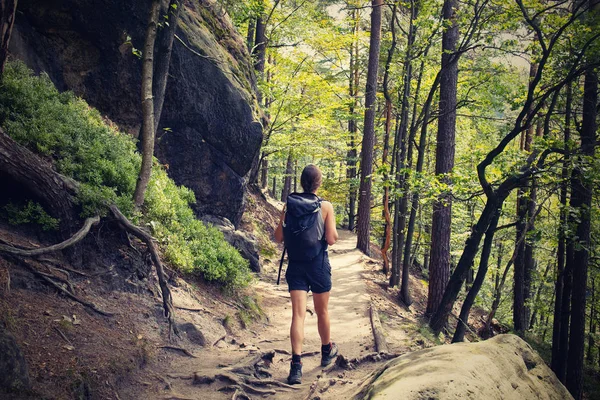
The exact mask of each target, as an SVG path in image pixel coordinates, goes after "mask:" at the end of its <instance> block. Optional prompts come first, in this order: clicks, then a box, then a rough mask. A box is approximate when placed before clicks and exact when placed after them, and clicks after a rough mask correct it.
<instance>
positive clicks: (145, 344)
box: [0, 195, 440, 400]
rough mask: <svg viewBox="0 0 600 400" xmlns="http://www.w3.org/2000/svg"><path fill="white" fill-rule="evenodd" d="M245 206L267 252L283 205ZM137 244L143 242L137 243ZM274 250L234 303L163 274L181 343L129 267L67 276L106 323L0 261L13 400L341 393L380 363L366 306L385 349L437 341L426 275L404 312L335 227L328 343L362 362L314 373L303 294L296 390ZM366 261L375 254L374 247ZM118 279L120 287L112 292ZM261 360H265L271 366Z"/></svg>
mask: <svg viewBox="0 0 600 400" xmlns="http://www.w3.org/2000/svg"><path fill="white" fill-rule="evenodd" d="M250 201H251V202H255V203H256V205H257V207H251V210H252V211H251V213H249V217H248V219H247V220H246V221H245V223H244V225H245V229H247V230H252V229H253V228H257V229H255V231H256V232H255V233H257V234H260V232H262V237H261V236H260V235H259V241H261V240H262V241H264V242H265V243H263V245H264V246H261V247H265V246H266V247H268V246H267V241H269V240H270V237H269V236H270V234H267V233H268V232H272V229H273V225H274V224H275V223H276V222H277V214H278V209H280V207H281V204H279V203H276V202H274V201H273V200H272V199H268V202H264V200H263V199H260V195H255V196H254V197H251V199H250ZM4 228H5V229H4ZM9 231H10V229H9V228H8V227H2V226H0V238H2V240H4V241H6V242H10V243H18V244H20V245H23V246H26V245H29V246H31V245H33V246H42V245H45V244H46V243H44V240H39V242H38V240H34V239H27V240H25V239H24V238H25V237H26V236H27V235H26V236H19V235H13V234H11V235H9V234H8V233H7V232H9ZM97 236H98V237H97V238H96V239H98V238H99V237H100V236H99V234H98V235H97ZM23 240H25V241H23ZM21 242H22V243H21ZM133 244H134V245H135V246H134V247H139V244H138V243H136V242H135V241H134V243H133ZM271 246H272V247H271V248H270V250H269V251H268V254H267V255H264V254H263V257H262V258H263V261H264V263H263V271H262V273H261V274H260V276H259V277H258V279H256V280H255V282H254V283H253V284H252V285H251V287H249V288H248V289H246V290H245V291H243V292H242V293H238V294H236V295H235V296H234V297H231V296H230V295H228V294H226V293H223V292H222V291H221V290H219V289H218V288H217V287H215V286H212V285H210V284H206V283H203V282H201V281H199V280H194V279H191V278H185V279H183V278H182V277H179V275H178V274H174V273H171V275H172V276H171V286H172V294H173V302H174V305H175V307H176V321H177V322H178V326H179V328H180V331H181V335H180V337H177V336H174V335H173V336H172V337H169V333H168V325H167V324H166V321H165V319H164V316H163V315H162V307H161V304H160V294H159V293H160V292H159V290H158V288H157V282H156V277H155V276H154V277H152V276H151V277H150V279H143V280H141V281H136V280H135V279H132V278H133V276H130V275H132V274H135V273H136V272H135V270H132V271H129V272H127V271H125V270H123V271H121V270H119V269H118V268H115V269H114V270H113V269H112V267H111V268H108V269H106V270H101V271H99V272H97V273H93V272H92V271H88V270H85V271H86V272H82V273H79V274H76V273H71V274H70V276H69V279H70V281H71V283H72V285H73V288H74V290H75V292H76V293H79V295H80V296H81V297H83V298H84V299H86V300H88V301H92V302H94V303H95V304H96V305H97V306H98V307H100V308H101V309H104V310H107V311H110V312H114V313H115V314H114V315H113V316H112V317H104V316H101V315H98V314H97V313H94V312H92V311H90V309H89V308H86V307H84V306H83V305H81V304H79V303H74V302H72V301H70V300H67V299H65V298H62V297H61V296H57V295H56V293H55V292H54V291H53V290H52V289H49V288H48V287H46V286H44V285H42V284H40V283H35V281H31V278H30V277H28V275H27V274H26V273H25V272H19V271H20V268H19V267H18V266H16V265H11V263H7V262H6V261H3V260H2V259H0V272H2V271H3V270H4V271H6V270H7V268H8V269H10V270H11V271H12V274H11V275H13V280H14V282H13V283H14V284H15V287H14V288H13V289H12V290H10V292H9V294H8V293H4V295H3V296H2V293H0V311H1V313H0V317H1V318H0V319H2V320H3V322H4V323H5V325H6V326H8V327H9V329H10V331H11V332H12V333H13V334H14V335H15V337H16V339H17V342H18V343H19V345H20V347H21V349H22V350H23V352H24V354H25V358H26V359H27V363H28V365H29V370H30V377H31V380H32V386H33V390H34V395H33V396H31V397H15V398H36V399H39V398H46V399H69V398H86V399H88V398H89V399H111V398H112V399H117V400H125V399H141V398H146V399H207V400H211V399H231V398H232V394H235V393H236V392H235V390H236V389H242V390H243V391H244V392H246V393H247V394H248V395H249V396H250V397H252V398H256V397H263V396H265V397H267V398H273V399H283V398H285V399H313V398H315V397H318V398H322V399H327V398H332V399H333V398H349V397H351V395H352V394H353V393H355V392H356V391H357V390H358V387H359V386H360V384H361V383H362V382H363V381H364V380H365V378H366V377H367V376H368V375H369V374H370V373H371V372H373V371H374V370H376V369H377V368H379V367H380V366H382V365H383V364H384V362H385V360H381V359H379V358H378V357H373V353H374V351H375V345H374V337H373V333H372V328H371V322H370V319H369V308H370V307H374V308H375V309H377V311H378V313H379V318H380V321H381V325H382V327H383V334H384V335H385V337H386V340H387V343H388V347H389V354H404V353H406V352H410V351H414V350H419V349H421V348H424V347H430V346H434V345H436V344H440V342H439V341H438V339H437V338H435V337H434V336H433V335H432V334H431V332H430V331H429V330H428V328H427V324H426V321H425V320H424V319H423V314H424V311H425V305H426V297H427V286H426V283H425V282H424V280H422V279H420V278H418V277H417V275H416V274H415V275H414V276H413V275H411V290H412V293H413V297H414V303H413V304H412V305H411V306H410V307H409V308H406V307H404V306H401V305H399V304H398V301H397V299H396V296H397V292H398V290H397V289H386V288H387V283H386V280H385V279H386V278H385V277H384V275H383V274H382V273H381V268H382V266H381V261H380V260H378V259H376V258H371V257H368V256H365V255H364V254H362V253H361V252H359V251H358V250H356V249H355V247H356V236H355V235H354V234H353V233H351V232H348V231H343V230H341V231H340V240H339V241H338V243H336V244H335V245H333V246H332V247H330V249H329V255H330V261H331V265H332V280H333V288H332V292H331V300H330V307H329V312H330V317H331V326H332V339H333V340H334V341H335V342H336V343H337V344H338V346H339V348H340V354H342V355H343V356H344V359H345V360H351V359H354V358H361V357H362V360H363V361H364V362H360V363H358V364H359V365H357V368H355V369H349V368H348V366H331V367H329V368H327V369H326V370H325V371H324V370H323V369H322V368H321V367H320V353H319V350H320V339H319V335H318V333H317V317H316V315H315V314H314V311H313V306H312V299H311V298H310V297H311V296H310V295H309V301H308V308H309V310H308V312H307V316H306V324H305V334H306V335H305V342H304V352H305V356H304V358H303V364H304V368H303V370H304V377H303V383H302V384H301V385H298V386H294V387H293V388H288V387H286V385H285V382H286V378H287V375H288V371H289V362H290V359H291V355H290V344H289V324H290V322H291V307H290V300H289V295H288V292H287V285H286V283H285V280H284V279H283V280H282V283H281V285H279V286H277V285H276V279H277V269H278V266H279V265H278V264H279V263H278V259H277V258H278V254H277V253H278V248H277V247H276V246H273V245H272V244H271ZM119 252H120V253H122V254H121V256H122V258H123V262H126V261H127V260H128V259H131V258H132V257H134V255H135V254H134V253H136V252H137V250H136V249H134V248H133V247H131V248H124V249H120V250H119ZM279 254H280V253H279ZM372 256H373V257H378V249H377V248H375V247H373V249H372ZM52 262H53V263H54V264H48V263H46V262H44V263H40V265H38V266H37V268H42V270H45V269H43V268H46V269H47V271H48V272H49V273H56V272H57V271H55V270H52V269H51V268H52V267H51V265H66V264H65V262H66V261H65V260H64V259H61V258H60V257H58V259H57V260H54V261H52ZM63 272H64V270H63ZM15 274H16V275H15ZM81 274H83V275H81ZM128 276H129V277H128ZM15 278H17V279H15ZM19 281H20V282H21V283H19ZM31 282H33V283H31ZM115 282H117V283H119V284H123V282H125V283H126V284H127V286H125V287H124V288H123V289H122V290H114V289H113V288H112V286H114V283H115ZM261 355H267V356H268V357H266V358H267V360H263V359H262V358H261ZM369 355H370V356H371V357H370V359H369ZM373 358H375V360H373ZM248 368H249V369H248ZM236 371H237V372H240V371H241V372H242V373H241V374H239V373H237V372H236ZM264 372H266V373H267V374H268V375H270V377H268V378H267V376H266V374H263V375H262V377H263V378H266V379H263V381H262V382H254V384H252V385H250V386H244V385H247V382H248V378H249V376H248V375H244V374H245V373H250V374H257V375H259V376H260V375H261V373H264ZM252 379H253V378H250V380H252ZM265 381H267V382H268V384H266V383H265ZM219 389H221V391H220V390H219ZM223 389H225V391H223ZM231 390H233V393H232V391H231ZM261 391H262V392H261ZM239 393H241V390H238V394H239ZM233 398H244V397H243V396H237V397H235V396H233Z"/></svg>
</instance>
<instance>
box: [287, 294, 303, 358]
mask: <svg viewBox="0 0 600 400" xmlns="http://www.w3.org/2000/svg"><path fill="white" fill-rule="evenodd" d="M306 295H307V293H306V292H305V291H304V290H292V291H290V297H291V299H292V326H291V327H290V340H291V342H292V353H293V354H298V355H301V354H302V342H303V341H304V318H305V317H306Z"/></svg>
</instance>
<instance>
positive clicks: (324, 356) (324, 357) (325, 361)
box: [321, 343, 338, 367]
mask: <svg viewBox="0 0 600 400" xmlns="http://www.w3.org/2000/svg"><path fill="white" fill-rule="evenodd" d="M337 355H338V347H337V344H335V343H331V344H330V346H329V352H325V351H321V367H326V366H328V365H329V364H331V362H332V361H333V360H335V358H336V357H337Z"/></svg>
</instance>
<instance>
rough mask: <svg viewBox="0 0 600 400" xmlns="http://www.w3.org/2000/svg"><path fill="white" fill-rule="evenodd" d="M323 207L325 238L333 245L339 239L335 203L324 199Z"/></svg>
mask: <svg viewBox="0 0 600 400" xmlns="http://www.w3.org/2000/svg"><path fill="white" fill-rule="evenodd" d="M321 208H322V209H323V218H324V220H325V240H326V241H327V244H328V245H330V246H331V245H332V244H334V243H335V242H337V240H338V232H337V228H336V227H335V213H334V211H333V205H331V203H330V202H328V201H324V202H323V203H322V205H321Z"/></svg>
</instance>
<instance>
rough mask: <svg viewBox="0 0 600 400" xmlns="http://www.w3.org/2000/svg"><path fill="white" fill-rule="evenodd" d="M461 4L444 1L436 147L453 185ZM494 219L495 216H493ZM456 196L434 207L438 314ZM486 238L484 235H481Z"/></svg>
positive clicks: (433, 305)
mask: <svg viewBox="0 0 600 400" xmlns="http://www.w3.org/2000/svg"><path fill="white" fill-rule="evenodd" d="M457 10H458V1H457V0H444V7H443V15H444V21H445V23H450V24H451V26H450V27H449V28H448V29H447V30H446V31H444V33H443V35H442V70H441V73H440V75H441V76H440V103H439V112H440V116H439V119H438V133H437V147H436V159H435V160H436V163H435V173H436V176H438V178H440V179H441V180H442V181H444V182H446V183H450V181H449V179H448V178H447V177H446V174H449V173H451V172H452V169H453V168H454V150H455V130H456V86H457V82H458V62H457V61H456V60H455V59H454V58H455V57H458V55H455V54H454V52H455V50H456V44H457V42H458V24H457V23H456V12H457ZM490 217H491V216H490ZM451 225H452V196H451V195H450V193H445V194H442V195H441V196H440V197H439V198H438V199H437V200H436V201H435V202H434V204H433V218H432V224H431V261H430V264H431V265H430V267H429V293H428V298H427V311H426V313H427V314H429V315H431V314H433V313H435V312H436V311H437V309H438V307H439V305H440V303H441V301H442V296H443V294H444V289H445V287H446V284H447V283H448V279H449V277H450V233H451V228H452V226H451ZM481 234H483V232H481Z"/></svg>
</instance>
